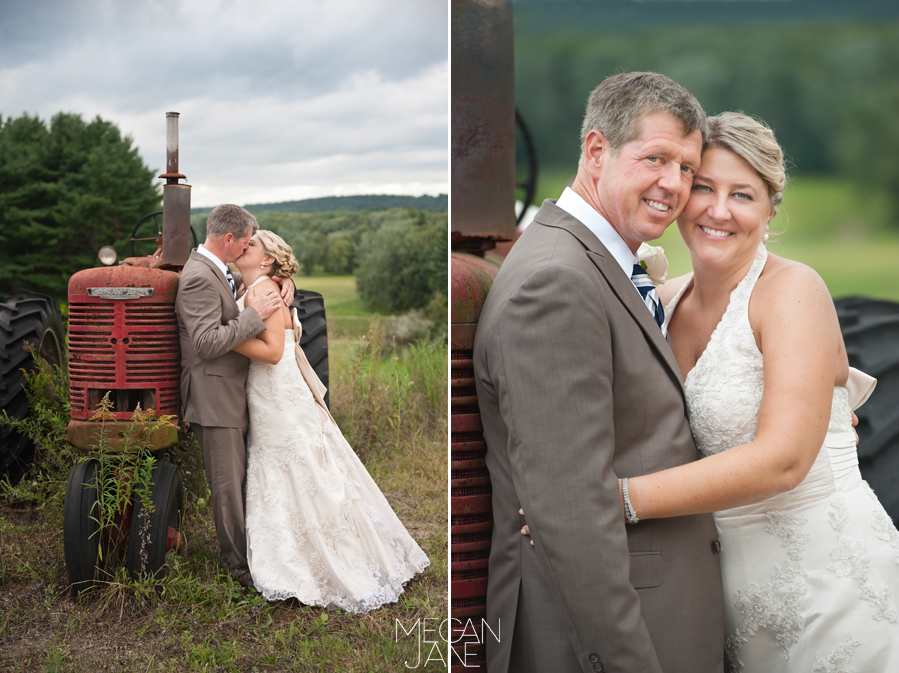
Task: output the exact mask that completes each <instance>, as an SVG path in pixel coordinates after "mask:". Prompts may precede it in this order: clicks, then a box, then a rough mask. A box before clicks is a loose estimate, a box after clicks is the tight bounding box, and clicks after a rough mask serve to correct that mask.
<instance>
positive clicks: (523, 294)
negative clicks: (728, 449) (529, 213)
mask: <svg viewBox="0 0 899 673" xmlns="http://www.w3.org/2000/svg"><path fill="white" fill-rule="evenodd" d="M474 366H475V377H476V384H477V391H478V402H479V405H480V409H481V418H482V420H483V424H484V436H485V438H486V440H487V445H488V452H487V467H488V469H489V470H490V477H491V481H492V484H493V515H494V529H493V539H492V548H491V552H490V566H489V581H488V590H487V621H488V624H489V625H490V627H491V628H492V629H496V628H497V625H499V627H500V628H501V638H500V642H499V643H498V644H497V643H495V642H494V641H493V640H492V639H491V638H490V637H488V638H487V639H486V640H487V663H488V669H489V670H490V673H506V672H507V671H514V672H515V673H521V672H525V673H527V672H530V671H532V672H534V673H545V672H547V671H552V672H553V673H567V672H572V673H573V672H575V671H584V673H589V672H591V671H615V672H616V673H621V672H626V673H653V672H655V673H660V672H661V671H664V673H687V672H689V673H712V672H719V671H721V670H722V669H723V640H724V633H723V619H724V608H723V601H722V595H721V574H720V568H719V561H718V556H717V554H716V547H715V542H716V541H717V535H716V531H715V525H714V522H713V520H712V517H711V515H702V516H692V517H679V518H676V519H659V520H654V521H643V522H640V523H639V524H637V525H634V526H626V525H625V522H624V516H623V514H622V507H621V502H620V499H619V491H618V478H619V477H630V476H636V475H640V474H645V473H650V472H656V471H658V470H662V469H665V468H668V467H672V466H675V465H680V464H683V463H687V462H690V461H692V460H695V459H696V448H695V446H694V444H693V439H692V435H691V433H690V426H689V424H688V422H687V418H686V411H685V399H684V392H683V385H682V382H681V377H680V371H679V369H678V367H677V362H676V361H675V359H674V355H673V353H672V351H671V348H670V346H669V344H668V343H667V342H666V341H665V339H664V337H663V336H662V334H661V331H660V330H659V327H658V326H657V325H656V324H655V322H654V321H653V319H652V316H651V315H650V313H649V311H648V310H647V308H646V306H645V304H644V303H643V301H642V300H641V298H640V295H639V293H638V292H637V290H636V288H635V287H634V286H633V283H632V282H631V281H630V278H629V277H628V276H627V275H626V274H624V273H623V272H622V269H621V267H620V266H619V265H618V263H617V262H616V261H615V260H614V258H613V257H612V256H611V254H610V253H609V252H608V251H607V250H606V249H605V247H604V246H603V245H602V244H601V243H600V242H599V240H598V239H597V238H596V236H595V235H594V234H593V233H591V232H590V230H589V229H587V227H585V226H584V225H583V224H582V223H581V222H579V221H578V220H577V219H575V218H574V217H572V216H571V215H569V214H568V213H566V212H565V211H563V210H562V209H560V208H558V207H556V205H555V204H554V203H552V202H550V201H547V202H545V203H544V204H543V207H542V208H541V209H540V212H539V213H538V214H537V217H536V218H535V220H534V222H533V224H531V226H530V227H528V229H527V230H526V231H525V233H524V234H523V235H522V236H521V238H520V239H519V240H518V242H517V243H516V244H515V246H514V247H513V248H512V252H511V253H510V255H509V256H508V258H507V259H506V261H505V262H504V263H503V266H502V268H501V270H500V272H499V274H498V276H497V278H496V282H495V283H494V284H493V287H492V288H491V290H490V294H489V295H488V297H487V301H486V304H485V306H484V310H483V312H482V313H481V317H480V321H479V324H478V331H477V338H476V340H475V346H474ZM519 507H523V508H524V511H525V513H526V518H524V517H521V516H519V515H518V508H519ZM638 514H639V512H638ZM525 522H527V523H528V524H529V525H530V528H531V531H532V534H533V540H534V542H535V546H531V545H530V544H529V543H528V538H526V537H524V536H522V535H521V533H520V529H521V527H522V525H523V524H524V523H525Z"/></svg>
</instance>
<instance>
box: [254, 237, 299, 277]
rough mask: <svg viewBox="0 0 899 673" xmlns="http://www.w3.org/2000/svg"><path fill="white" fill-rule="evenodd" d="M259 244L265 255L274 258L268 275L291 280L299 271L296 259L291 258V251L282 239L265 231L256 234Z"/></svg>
mask: <svg viewBox="0 0 899 673" xmlns="http://www.w3.org/2000/svg"><path fill="white" fill-rule="evenodd" d="M256 236H258V237H259V242H260V243H262V248H263V250H265V254H266V255H270V256H271V257H274V258H275V261H274V263H273V264H272V272H271V273H270V274H269V275H270V276H273V277H278V276H280V277H281V278H291V277H292V276H293V275H294V274H295V273H296V272H297V269H299V264H297V258H296V257H294V256H293V250H291V249H290V246H289V245H287V243H285V242H284V239H283V238H281V237H280V236H278V234H274V233H272V232H270V231H267V230H265V229H260V230H259V231H257V232H256Z"/></svg>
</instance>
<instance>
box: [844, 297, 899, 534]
mask: <svg viewBox="0 0 899 673" xmlns="http://www.w3.org/2000/svg"><path fill="white" fill-rule="evenodd" d="M834 304H835V305H836V308H837V317H838V318H839V320H840V330H841V331H842V333H843V341H844V342H845V344H846V353H847V355H848V356H849V364H850V365H851V366H853V367H855V368H857V369H861V370H862V371H863V372H865V373H866V374H869V375H871V376H873V377H875V378H876V379H877V387H876V388H875V389H874V392H873V393H872V395H871V397H870V398H869V399H868V401H867V402H866V403H865V404H864V405H863V406H862V407H861V408H860V409H858V410H857V411H856V412H855V413H856V415H857V416H858V427H857V428H856V431H857V432H858V437H859V442H858V461H859V469H860V470H861V473H862V477H864V479H865V481H867V482H868V484H870V486H871V488H872V489H874V492H875V493H876V494H877V497H878V499H879V500H880V502H881V503H882V504H883V506H884V509H886V511H887V513H888V514H889V515H890V517H892V519H893V521H894V522H899V490H897V489H896V483H897V482H899V405H897V404H896V400H899V304H897V303H895V302H890V301H880V300H876V299H867V298H865V297H846V298H843V299H837V300H836V301H835V302H834Z"/></svg>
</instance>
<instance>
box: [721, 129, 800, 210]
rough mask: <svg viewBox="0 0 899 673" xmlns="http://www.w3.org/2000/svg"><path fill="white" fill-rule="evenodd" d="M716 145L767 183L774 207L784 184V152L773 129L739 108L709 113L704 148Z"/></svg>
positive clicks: (780, 200) (779, 199)
mask: <svg viewBox="0 0 899 673" xmlns="http://www.w3.org/2000/svg"><path fill="white" fill-rule="evenodd" d="M712 147H720V148H723V149H726V150H730V151H731V152H733V153H734V154H737V155H738V156H740V157H742V158H743V159H745V160H746V162H747V163H748V164H749V165H750V166H752V167H753V168H754V169H755V171H756V173H758V174H759V177H761V178H762V180H764V181H765V184H766V185H768V199H769V200H770V201H771V205H772V206H774V207H775V210H776V209H777V206H779V205H780V204H781V203H783V200H784V197H783V191H784V188H785V187H786V186H787V171H786V168H785V166H784V153H783V150H782V149H781V147H780V145H778V144H777V138H775V137H774V132H773V131H772V130H771V129H770V128H769V127H768V125H767V124H765V122H763V121H762V120H761V119H755V118H754V117H750V116H749V115H746V114H743V113H742V112H722V113H721V114H720V115H716V116H714V117H709V139H708V141H707V142H706V145H705V149H709V148H712Z"/></svg>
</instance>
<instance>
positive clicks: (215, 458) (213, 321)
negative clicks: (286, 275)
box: [175, 204, 293, 586]
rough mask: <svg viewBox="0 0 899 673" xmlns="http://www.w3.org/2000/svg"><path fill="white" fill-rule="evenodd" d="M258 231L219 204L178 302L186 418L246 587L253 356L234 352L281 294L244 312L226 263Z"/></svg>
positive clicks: (229, 558) (245, 215) (223, 547)
mask: <svg viewBox="0 0 899 673" xmlns="http://www.w3.org/2000/svg"><path fill="white" fill-rule="evenodd" d="M258 228H259V224H258V223H257V222H256V218H255V217H253V216H252V215H251V214H250V213H249V212H247V211H246V210H244V209H243V208H241V207H240V206H235V205H232V204H225V205H220V206H217V207H216V208H214V209H213V211H212V213H211V214H210V215H209V220H208V221H207V223H206V241H205V242H204V243H203V244H202V245H201V246H199V248H198V249H197V250H196V251H194V252H191V254H190V259H189V260H188V261H187V264H185V265H184V270H183V271H182V273H181V280H180V281H179V283H178V295H177V297H176V299H175V314H176V315H177V316H178V333H179V337H180V341H181V400H182V403H183V405H184V420H185V421H187V422H188V423H190V427H191V429H192V430H193V431H194V434H195V435H196V436H197V439H198V440H199V442H200V446H201V447H203V460H204V463H205V466H206V478H207V479H208V480H209V490H210V491H211V492H212V506H213V517H214V518H215V531H216V536H217V537H218V543H219V549H220V551H221V555H222V562H223V563H224V564H225V565H226V566H228V567H229V568H230V569H231V570H232V572H233V573H234V575H235V577H236V579H237V581H238V582H240V583H241V584H242V585H244V586H250V585H251V584H252V582H253V579H252V577H251V576H250V572H249V566H248V564H247V542H246V532H245V527H244V493H243V491H244V482H245V479H246V465H247V451H246V446H245V444H244V440H245V437H246V432H247V423H248V418H247V396H246V392H245V390H244V384H245V383H246V379H247V370H248V369H249V362H250V361H249V359H248V358H247V357H246V356H244V355H241V354H240V353H236V352H234V351H233V350H231V349H232V348H234V347H235V346H237V345H239V344H241V343H243V342H244V341H246V340H247V339H250V338H252V337H254V336H256V335H257V334H259V333H260V332H262V331H263V330H265V325H264V324H263V322H262V321H263V320H265V319H266V318H268V317H269V316H270V315H271V314H272V313H274V311H275V309H276V308H278V306H279V305H280V303H281V298H280V297H279V296H278V294H277V293H276V292H274V291H273V290H272V291H269V292H267V293H265V294H261V295H254V296H250V295H249V294H248V295H247V298H246V300H245V301H246V306H247V309H246V310H245V311H243V312H240V311H239V310H238V308H237V303H236V300H235V299H236V288H237V287H238V286H239V285H240V276H239V275H238V276H237V277H236V278H235V277H233V276H232V275H231V272H230V271H229V270H228V268H227V267H226V266H225V265H226V264H227V263H229V262H234V261H236V260H237V259H238V258H239V257H240V256H241V255H243V253H244V251H245V250H246V249H247V246H248V244H249V241H250V239H251V238H252V237H253V233H254V232H255V231H256V229H258ZM292 298H293V295H292V294H291V299H292Z"/></svg>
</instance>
